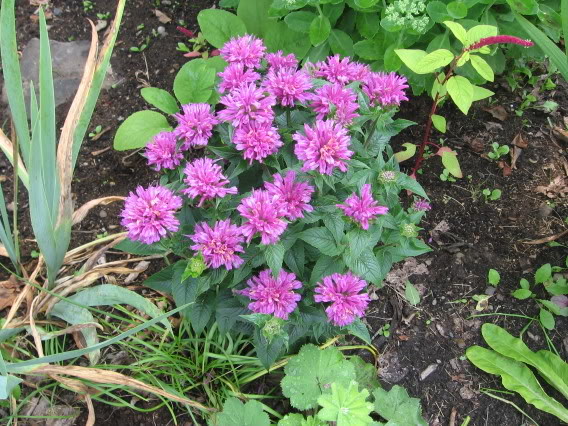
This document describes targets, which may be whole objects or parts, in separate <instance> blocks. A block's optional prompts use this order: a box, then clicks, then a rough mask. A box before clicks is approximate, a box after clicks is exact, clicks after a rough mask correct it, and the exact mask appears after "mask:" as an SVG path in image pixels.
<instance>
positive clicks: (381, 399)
mask: <svg viewBox="0 0 568 426" xmlns="http://www.w3.org/2000/svg"><path fill="white" fill-rule="evenodd" d="M373 396H374V397H375V411H376V412H377V413H378V414H379V415H380V416H381V417H383V418H384V419H386V420H388V421H389V423H391V422H392V423H391V424H393V425H398V424H400V425H409V426H410V425H413V426H427V425H428V423H427V422H426V420H424V419H423V418H422V414H421V412H422V409H421V407H420V400H419V399H417V398H411V397H410V396H409V395H408V393H407V392H406V389H404V388H403V387H400V386H398V385H394V386H393V387H392V389H391V390H390V391H386V390H384V389H381V388H379V389H376V390H375V391H374V392H373Z"/></svg>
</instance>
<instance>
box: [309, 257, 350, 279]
mask: <svg viewBox="0 0 568 426" xmlns="http://www.w3.org/2000/svg"><path fill="white" fill-rule="evenodd" d="M344 269H345V265H344V264H343V262H340V261H338V260H337V259H334V258H333V257H329V256H320V257H319V258H318V260H317V261H316V264H315V265H314V267H313V269H312V275H311V276H310V284H311V285H314V284H316V283H317V282H318V281H319V280H320V279H321V278H322V277H327V276H328V275H332V274H335V273H342V272H343V271H344Z"/></svg>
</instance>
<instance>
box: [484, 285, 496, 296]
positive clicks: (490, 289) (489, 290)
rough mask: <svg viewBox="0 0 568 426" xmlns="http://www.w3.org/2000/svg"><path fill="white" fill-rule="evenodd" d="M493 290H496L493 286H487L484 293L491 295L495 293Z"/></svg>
mask: <svg viewBox="0 0 568 426" xmlns="http://www.w3.org/2000/svg"><path fill="white" fill-rule="evenodd" d="M495 290H497V289H496V288H495V287H491V286H490V287H487V288H486V289H485V294H487V295H488V296H493V295H494V294H495Z"/></svg>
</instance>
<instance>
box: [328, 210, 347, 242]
mask: <svg viewBox="0 0 568 426" xmlns="http://www.w3.org/2000/svg"><path fill="white" fill-rule="evenodd" d="M323 224H324V225H325V227H326V228H327V229H328V230H329V232H331V234H332V235H333V238H335V242H336V243H337V244H341V241H342V240H343V237H344V236H345V234H344V233H343V229H344V227H345V221H344V220H343V217H342V215H341V214H340V213H339V212H337V213H327V214H325V215H324V216H323Z"/></svg>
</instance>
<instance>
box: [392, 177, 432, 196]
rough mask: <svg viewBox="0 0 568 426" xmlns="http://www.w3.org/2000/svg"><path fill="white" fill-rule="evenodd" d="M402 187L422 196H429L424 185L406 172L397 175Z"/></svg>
mask: <svg viewBox="0 0 568 426" xmlns="http://www.w3.org/2000/svg"><path fill="white" fill-rule="evenodd" d="M396 182H397V183H398V184H399V185H400V186H401V187H402V188H404V189H406V190H407V191H410V192H413V193H415V194H416V195H419V196H421V197H422V198H426V199H427V198H428V195H426V192H424V188H422V185H420V184H419V183H418V181H417V180H416V179H413V178H411V177H410V176H408V175H407V174H405V173H401V174H399V175H398V176H397V181H396Z"/></svg>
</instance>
